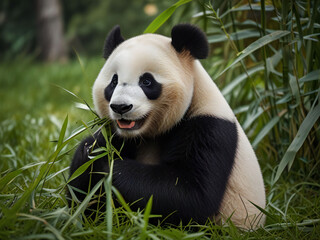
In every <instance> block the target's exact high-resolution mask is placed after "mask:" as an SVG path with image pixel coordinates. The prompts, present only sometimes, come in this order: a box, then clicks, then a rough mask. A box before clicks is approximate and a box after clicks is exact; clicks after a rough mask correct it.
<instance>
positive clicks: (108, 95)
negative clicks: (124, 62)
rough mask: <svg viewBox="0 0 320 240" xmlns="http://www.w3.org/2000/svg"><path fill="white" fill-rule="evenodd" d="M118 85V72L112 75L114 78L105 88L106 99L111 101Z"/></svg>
mask: <svg viewBox="0 0 320 240" xmlns="http://www.w3.org/2000/svg"><path fill="white" fill-rule="evenodd" d="M117 85H118V74H114V75H113V76H112V80H111V82H110V83H109V85H108V86H107V87H106V88H105V89H104V97H105V99H106V100H107V101H108V102H110V100H111V97H112V94H113V92H114V89H115V88H116V86H117Z"/></svg>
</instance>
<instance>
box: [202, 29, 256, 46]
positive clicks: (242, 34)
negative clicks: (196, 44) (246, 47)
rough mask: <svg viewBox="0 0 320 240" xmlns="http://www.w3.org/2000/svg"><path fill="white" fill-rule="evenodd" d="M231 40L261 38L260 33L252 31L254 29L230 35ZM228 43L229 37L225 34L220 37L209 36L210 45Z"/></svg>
mask: <svg viewBox="0 0 320 240" xmlns="http://www.w3.org/2000/svg"><path fill="white" fill-rule="evenodd" d="M229 36H230V38H231V40H233V41H235V40H243V39H247V38H253V37H260V33H259V31H256V30H252V29H246V30H240V31H239V32H234V33H230V34H229ZM225 41H228V37H227V36H226V35H225V34H219V35H212V36H208V42H209V43H218V42H225Z"/></svg>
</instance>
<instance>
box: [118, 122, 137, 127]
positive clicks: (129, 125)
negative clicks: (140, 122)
mask: <svg viewBox="0 0 320 240" xmlns="http://www.w3.org/2000/svg"><path fill="white" fill-rule="evenodd" d="M117 124H118V126H119V127H120V128H126V129H130V128H133V127H134V126H135V125H136V122H135V121H128V120H117Z"/></svg>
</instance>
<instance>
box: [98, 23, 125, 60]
mask: <svg viewBox="0 0 320 240" xmlns="http://www.w3.org/2000/svg"><path fill="white" fill-rule="evenodd" d="M123 41H124V38H123V37H122V35H121V31H120V27H119V26H118V25H117V26H115V27H114V28H113V29H112V30H111V31H110V32H109V34H108V36H107V38H106V40H105V42H104V47H103V57H104V59H106V60H107V58H108V57H109V56H110V55H111V53H112V52H113V50H114V49H115V48H116V47H118V46H119V45H120V44H121V43H122V42H123Z"/></svg>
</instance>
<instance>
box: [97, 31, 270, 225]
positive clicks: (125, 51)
mask: <svg viewBox="0 0 320 240" xmlns="http://www.w3.org/2000/svg"><path fill="white" fill-rule="evenodd" d="M145 72H150V73H151V74H153V76H154V77H155V79H156V80H157V81H158V82H160V83H162V84H163V93H162V95H161V97H160V98H159V99H158V100H157V101H150V100H148V99H147V98H146V97H145V96H144V94H143V91H142V90H141V89H140V88H139V87H138V79H139V76H141V75H142V74H143V73H145ZM114 73H117V74H118V76H119V83H118V86H117V88H116V89H115V91H114V93H113V96H112V98H111V102H112V103H118V104H120V103H125V104H133V105H134V108H133V110H132V111H130V113H128V116H127V117H128V118H133V119H136V118H139V117H141V116H144V115H146V114H149V115H150V117H149V118H148V121H147V122H146V123H145V124H144V126H143V127H142V128H141V129H139V130H137V131H132V132H131V135H126V136H128V137H131V136H137V135H148V134H151V135H157V134H159V133H161V132H163V131H167V130H169V129H170V128H171V127H173V126H174V125H175V124H177V123H178V122H179V121H180V119H181V118H182V117H183V116H184V115H185V113H187V115H188V116H189V117H193V116H199V115H209V116H214V117H218V118H223V119H225V120H229V121H231V122H234V123H236V125H237V128H238V137H239V141H238V146H237V152H236V159H235V163H234V167H233V170H232V173H231V175H230V178H229V181H228V186H227V190H226V193H225V195H224V198H223V201H222V204H221V207H220V214H219V215H218V216H216V218H215V220H216V221H222V222H225V221H226V220H227V219H228V218H229V217H230V216H231V220H232V221H233V223H234V224H235V225H236V226H238V227H242V228H245V229H254V228H256V227H258V226H260V225H263V224H264V221H265V216H264V215H263V214H261V212H260V211H259V210H258V209H257V208H256V207H255V206H254V205H252V204H251V203H250V201H251V202H253V203H255V204H256V205H258V206H260V207H261V208H264V207H265V189H264V184H263V179H262V174H261V170H260V167H259V164H258V161H257V158H256V156H255V153H254V151H253V149H252V147H251V145H250V143H249V141H248V139H247V137H246V135H245V133H244V131H243V130H242V128H241V126H240V124H239V123H238V121H237V119H236V117H235V115H234V114H233V112H232V110H231V108H230V106H229V105H228V103H227V102H226V100H225V98H224V97H223V95H222V94H221V92H220V90H219V89H218V88H217V86H216V85H215V84H214V82H213V81H212V79H211V78H210V76H209V75H208V74H207V72H206V71H205V70H204V68H203V67H202V66H201V64H200V62H199V61H194V59H192V57H191V56H190V55H189V54H186V53H182V54H178V53H177V52H176V51H175V50H174V49H173V47H172V46H171V39H169V38H166V37H163V36H159V35H150V34H146V35H142V36H138V37H135V38H132V39H130V40H127V41H125V42H124V43H123V44H121V45H120V46H119V47H118V48H116V49H115V51H114V52H113V53H112V54H111V56H110V57H109V59H108V60H107V62H106V64H105V65H104V67H103V68H102V70H101V72H100V74H99V76H98V78H97V80H96V82H95V84H94V86H93V99H94V104H95V106H96V110H97V112H98V114H99V115H100V116H101V117H105V116H107V117H109V118H111V119H117V117H118V116H117V115H116V114H115V113H113V112H112V111H111V110H110V109H109V103H108V102H107V101H106V100H105V98H104V89H105V88H106V86H107V85H108V84H109V83H110V81H111V79H112V76H113V74H114ZM123 83H126V84H127V86H123V85H122V84H123ZM188 109H189V110H188ZM187 110H188V112H187ZM119 133H120V134H124V135H125V133H123V132H121V131H120V132H119ZM177 137H178V136H177ZM143 152H144V154H145V155H147V156H148V152H149V153H150V154H151V155H153V156H154V154H155V153H156V152H157V151H156V150H155V149H151V150H150V151H148V150H147V149H146V150H144V151H143ZM150 154H149V155H150ZM152 164H154V162H153V163H152Z"/></svg>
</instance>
